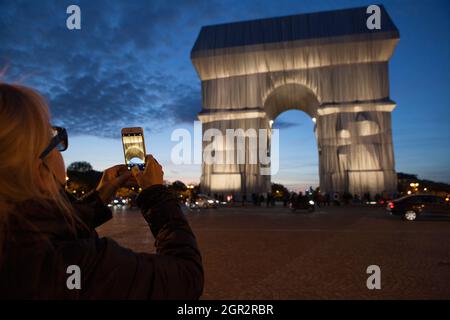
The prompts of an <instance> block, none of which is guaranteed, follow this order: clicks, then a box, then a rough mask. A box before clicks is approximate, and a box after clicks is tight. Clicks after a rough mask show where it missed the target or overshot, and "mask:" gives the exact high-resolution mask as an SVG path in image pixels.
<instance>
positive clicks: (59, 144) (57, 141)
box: [39, 127, 69, 160]
mask: <svg viewBox="0 0 450 320" xmlns="http://www.w3.org/2000/svg"><path fill="white" fill-rule="evenodd" d="M68 146H69V141H68V139H67V131H66V129H64V128H61V127H53V138H52V139H51V140H50V143H49V144H48V146H47V148H45V150H44V151H43V152H42V153H41V155H40V156H39V159H41V160H42V159H44V158H45V157H46V156H47V155H48V154H49V153H50V152H51V151H52V150H53V149H54V148H56V149H57V150H58V151H61V152H62V151H64V150H66V149H67V147H68Z"/></svg>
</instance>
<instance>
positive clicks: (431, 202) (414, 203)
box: [386, 194, 450, 221]
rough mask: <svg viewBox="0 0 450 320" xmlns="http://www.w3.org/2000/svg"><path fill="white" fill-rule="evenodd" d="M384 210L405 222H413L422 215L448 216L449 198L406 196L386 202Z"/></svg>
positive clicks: (426, 195) (449, 210) (449, 211)
mask: <svg viewBox="0 0 450 320" xmlns="http://www.w3.org/2000/svg"><path fill="white" fill-rule="evenodd" d="M386 209H387V210H388V211H389V212H390V213H391V214H392V215H396V216H400V217H402V218H403V220H405V221H414V220H416V219H417V218H418V217H419V216H421V215H424V214H429V215H433V216H434V215H441V216H447V215H448V216H450V202H449V198H448V197H447V198H445V199H444V198H442V197H439V196H435V195H430V194H414V195H408V196H405V197H402V198H399V199H396V200H393V201H390V202H388V204H387V206H386Z"/></svg>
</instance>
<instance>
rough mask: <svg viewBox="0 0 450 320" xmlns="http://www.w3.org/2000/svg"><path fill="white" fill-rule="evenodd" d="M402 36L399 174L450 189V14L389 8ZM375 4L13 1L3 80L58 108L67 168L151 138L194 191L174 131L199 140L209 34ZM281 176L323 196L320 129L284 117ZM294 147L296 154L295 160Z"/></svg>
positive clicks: (393, 72)
mask: <svg viewBox="0 0 450 320" xmlns="http://www.w3.org/2000/svg"><path fill="white" fill-rule="evenodd" d="M378 3H382V4H383V5H384V6H385V7H386V9H387V11H388V13H389V14H390V16H391V18H392V19H393V21H394V23H395V24H396V25H397V27H398V29H399V30H400V42H399V44H398V46H397V48H396V50H395V52H394V56H393V57H392V59H391V62H390V81H391V99H392V100H394V101H395V102H396V103H397V108H396V109H395V110H394V112H393V136H394V152H395V159H396V170H397V171H400V172H408V173H416V174H419V176H420V177H421V178H427V179H432V180H437V181H443V182H449V183H450V168H449V159H450V151H449V150H450V148H448V146H447V143H448V141H449V140H450V129H449V120H450V111H449V107H450V90H449V89H450V88H449V84H450V81H449V80H450V79H449V77H450V62H449V57H450V37H449V30H450V2H449V1H448V0H443V1H400V0H399V1H379V2H378ZM70 4H78V5H79V6H80V7H81V15H82V29H81V30H80V31H69V30H67V28H66V18H67V14H66V8H67V6H68V5H70ZM369 4H371V2H368V1H314V0H311V1H303V0H296V1H292V0H289V1H241V0H230V1H218V0H209V1H194V0H185V1H172V0H166V1H114V0H111V1H75V0H70V1H64V0H60V1H46V0H43V1H39V2H38V1H31V0H30V1H12V0H10V1H6V0H0V69H1V67H7V68H8V69H7V71H6V75H5V76H4V79H3V80H4V81H7V82H13V81H19V82H21V83H23V84H25V85H29V86H32V87H34V88H36V89H37V90H38V91H40V92H41V93H42V94H43V95H44V96H45V97H46V98H47V99H48V101H49V104H50V107H51V111H52V114H53V122H54V123H55V124H59V125H63V126H65V127H67V129H68V132H69V135H70V148H69V149H68V150H67V151H66V152H65V153H64V158H65V161H66V164H67V165H68V164H69V163H71V162H73V161H76V160H86V161H89V162H91V163H92V165H93V166H94V168H96V169H98V170H101V169H105V168H106V167H108V166H111V165H114V164H116V163H122V162H123V152H122V146H121V142H120V129H121V128H122V127H125V126H143V127H144V128H145V136H146V145H147V149H148V151H150V152H151V153H153V154H154V155H155V156H156V157H157V158H158V159H160V160H161V162H162V164H163V165H164V166H165V175H166V179H168V180H175V179H181V180H183V181H185V182H196V181H198V180H199V176H200V166H199V165H189V166H187V165H186V166H179V165H174V164H173V163H171V161H170V151H171V149H172V147H173V146H174V145H175V142H172V141H171V140H170V135H171V133H172V131H173V130H174V129H175V128H186V129H188V130H190V131H192V127H193V121H194V120H195V118H196V114H197V113H198V112H199V111H200V109H201V100H200V98H201V93H200V81H199V79H198V77H197V75H196V72H195V70H194V68H193V66H192V64H191V62H190V58H189V55H190V50H191V48H192V46H193V44H194V42H195V39H196V37H197V35H198V32H199V31H200V28H201V26H203V25H209V24H217V23H225V22H233V21H238V20H249V19H257V18H266V17H272V16H281V15H292V14H296V13H307V12H315V11H323V10H333V9H341V8H349V7H358V6H366V5H369ZM275 125H278V126H279V127H280V142H281V146H280V158H281V159H280V171H279V173H278V174H277V175H276V176H274V177H273V179H272V180H273V181H275V182H281V183H284V184H286V185H287V186H289V187H290V188H293V189H299V188H300V189H302V188H304V187H306V186H309V185H312V186H316V185H317V184H318V168H317V163H318V158H317V147H316V145H315V139H314V135H313V132H312V129H313V124H312V122H311V119H310V118H308V116H307V115H306V114H305V113H303V112H301V111H296V110H292V111H287V112H284V113H282V114H281V115H280V116H279V117H278V118H277V119H276V122H275ZM292 146H295V148H292Z"/></svg>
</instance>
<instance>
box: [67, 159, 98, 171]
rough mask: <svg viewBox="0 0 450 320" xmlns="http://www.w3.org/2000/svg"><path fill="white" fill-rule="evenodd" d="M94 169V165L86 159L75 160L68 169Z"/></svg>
mask: <svg viewBox="0 0 450 320" xmlns="http://www.w3.org/2000/svg"><path fill="white" fill-rule="evenodd" d="M92 170H93V168H92V165H91V164H90V163H89V162H86V161H75V162H72V163H71V164H70V165H69V166H68V167H67V171H76V172H88V171H92Z"/></svg>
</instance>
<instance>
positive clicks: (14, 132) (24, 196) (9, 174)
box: [0, 83, 79, 231]
mask: <svg viewBox="0 0 450 320" xmlns="http://www.w3.org/2000/svg"><path fill="white" fill-rule="evenodd" d="M51 138H52V126H51V124H50V112H49V108H48V106H47V104H46V102H45V100H44V98H43V97H42V96H41V95H40V94H38V93H37V92H36V91H34V90H32V89H30V88H27V87H24V86H21V85H15V84H14V85H12V84H5V83H0V159H1V161H0V219H1V220H2V222H3V221H5V219H6V218H7V217H6V216H5V215H7V214H10V213H14V207H15V206H16V205H17V204H20V203H21V202H23V201H26V200H34V201H38V202H40V203H41V204H43V205H46V206H47V205H48V206H49V207H51V206H53V207H55V206H56V208H57V209H59V210H58V211H59V212H60V213H61V214H62V215H63V216H64V219H65V220H66V222H68V224H69V226H70V228H71V229H72V230H73V231H74V230H75V222H76V221H78V220H79V219H77V217H76V214H75V212H74V211H75V210H74V208H73V206H72V205H71V203H70V201H69V200H68V198H67V196H66V195H65V194H64V192H62V188H61V184H60V183H59V182H58V181H57V179H56V177H55V175H54V174H53V173H52V172H51V171H50V170H49V168H48V167H47V166H46V165H43V166H40V168H41V172H40V174H41V176H42V177H43V179H42V180H43V181H45V186H42V185H40V184H38V181H37V175H36V168H37V165H36V163H37V161H40V160H39V156H40V154H41V153H42V151H43V150H44V149H45V148H46V147H47V145H48V144H49V142H50V140H51ZM43 161H44V162H45V159H44V160H43ZM44 164H45V163H44ZM5 209H6V210H5Z"/></svg>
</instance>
